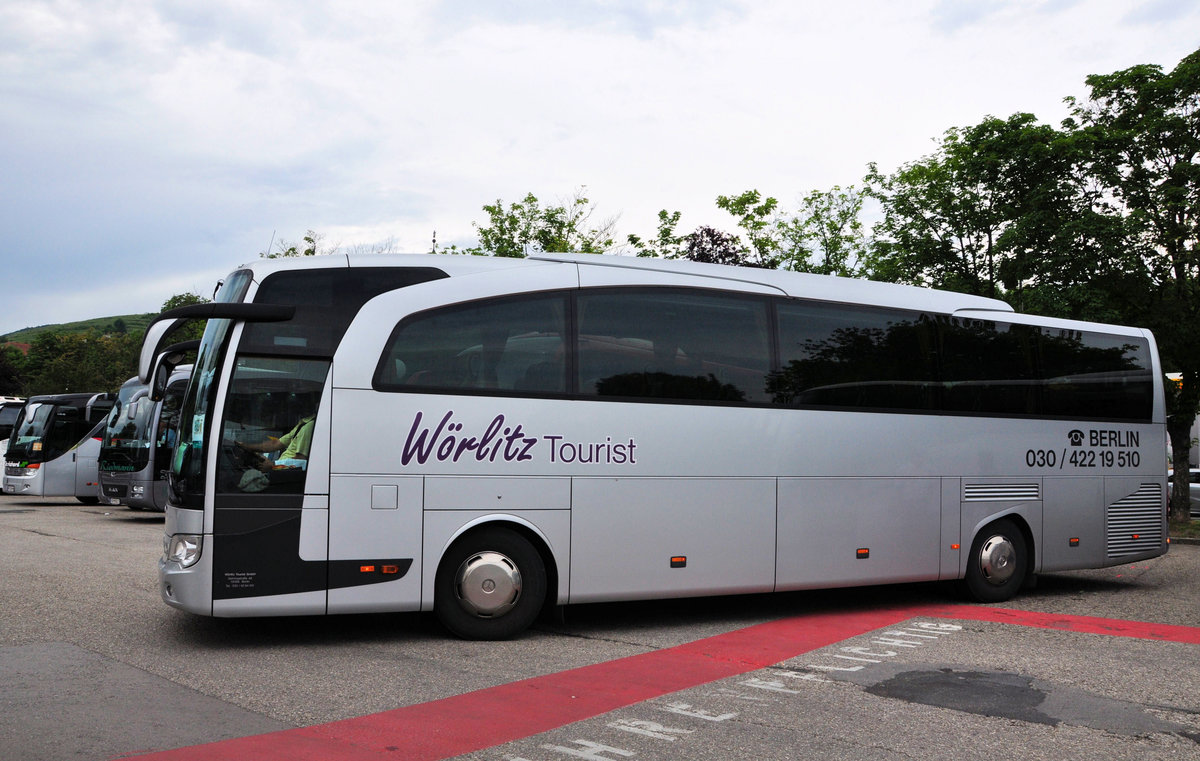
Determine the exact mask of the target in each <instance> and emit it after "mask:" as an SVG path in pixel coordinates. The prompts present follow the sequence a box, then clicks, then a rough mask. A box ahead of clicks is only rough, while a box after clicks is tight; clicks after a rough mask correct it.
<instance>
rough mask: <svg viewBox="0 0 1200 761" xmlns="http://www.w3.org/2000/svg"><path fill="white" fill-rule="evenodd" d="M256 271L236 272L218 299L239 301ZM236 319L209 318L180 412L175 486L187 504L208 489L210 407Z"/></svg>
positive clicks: (173, 461) (173, 476) (173, 471)
mask: <svg viewBox="0 0 1200 761" xmlns="http://www.w3.org/2000/svg"><path fill="white" fill-rule="evenodd" d="M251 279H252V275H251V273H250V272H249V271H248V270H239V271H237V272H234V273H233V274H232V275H230V276H229V278H228V279H227V280H226V281H225V282H224V283H223V284H222V285H221V288H220V289H219V290H218V291H217V294H216V298H215V301H217V302H218V303H234V302H239V301H241V300H242V299H243V298H245V295H246V289H248V288H249V287H250V282H251ZM232 326H233V321H232V320H227V319H217V320H209V321H208V324H207V325H206V326H205V328H204V336H203V338H201V339H200V348H199V349H198V350H197V352H196V365H195V367H194V368H193V370H192V378H191V382H189V383H188V387H187V391H186V392H185V394H184V398H183V405H182V408H181V409H180V413H179V432H178V436H179V440H178V444H177V445H176V447H175V455H174V457H172V458H171V490H172V491H173V492H174V493H175V495H176V496H177V497H178V498H179V499H180V500H182V501H183V505H182V506H184V507H187V506H194V505H190V504H189V503H188V502H187V498H188V495H189V494H203V491H204V476H205V463H204V456H203V451H204V437H205V433H206V432H207V421H208V419H209V407H210V405H211V404H212V401H213V394H214V393H215V391H216V386H215V384H214V380H215V377H216V374H217V369H218V368H219V367H220V365H221V358H222V357H223V356H224V355H225V341H226V338H227V337H228V336H229V330H230V328H231V327H232Z"/></svg>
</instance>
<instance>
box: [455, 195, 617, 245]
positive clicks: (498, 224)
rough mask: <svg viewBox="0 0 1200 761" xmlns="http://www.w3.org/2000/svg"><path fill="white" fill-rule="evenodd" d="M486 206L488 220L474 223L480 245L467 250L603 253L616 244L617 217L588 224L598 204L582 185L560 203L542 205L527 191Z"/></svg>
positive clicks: (484, 208)
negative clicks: (508, 200) (522, 195)
mask: <svg viewBox="0 0 1200 761" xmlns="http://www.w3.org/2000/svg"><path fill="white" fill-rule="evenodd" d="M483 210H484V211H485V212H487V215H488V224H486V225H479V224H477V223H476V224H475V230H476V233H477V234H478V236H479V245H478V246H477V247H474V248H468V249H465V250H464V253H470V254H476V255H481V256H506V257H523V256H527V255H529V254H531V253H537V252H559V253H565V252H574V253H582V254H601V253H604V252H605V251H608V250H610V249H611V248H612V247H613V239H612V231H613V228H614V227H615V225H616V221H615V220H613V219H610V220H607V221H604V222H602V223H600V224H599V225H598V226H597V227H591V226H589V225H590V222H591V218H592V215H593V214H594V213H595V210H596V207H595V205H594V204H593V203H592V202H591V201H590V200H588V199H587V198H586V197H585V196H584V195H583V189H582V188H581V189H580V190H578V191H576V193H575V195H574V197H573V198H572V199H571V200H570V201H569V202H567V203H566V204H564V205H561V206H542V204H541V202H540V201H538V199H537V196H535V195H534V194H533V193H528V194H526V195H525V198H524V199H522V200H521V201H517V202H515V203H512V204H509V205H508V206H507V207H506V206H505V205H504V202H503V201H501V200H499V199H497V201H496V203H494V204H487V205H485V206H484V207H483ZM446 250H447V251H456V250H457V249H456V248H454V247H451V248H450V249H446Z"/></svg>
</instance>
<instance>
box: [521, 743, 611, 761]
mask: <svg viewBox="0 0 1200 761" xmlns="http://www.w3.org/2000/svg"><path fill="white" fill-rule="evenodd" d="M573 742H574V743H575V744H576V745H582V746H583V749H582V750H581V749H579V748H568V747H567V746H565V745H543V746H542V747H543V748H545V749H546V750H552V751H554V752H555V753H561V754H563V755H564V756H572V757H574V758H586V759H588V761H614V760H613V759H612V758H609V757H608V756H602V755H600V754H601V753H616V754H617V755H618V756H624V757H626V758H628V757H629V756H632V755H633V751H631V750H622V749H621V748H610V747H609V746H607V745H601V744H600V743H594V742H589V741H587V740H574V741H573Z"/></svg>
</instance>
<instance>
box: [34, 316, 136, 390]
mask: <svg viewBox="0 0 1200 761" xmlns="http://www.w3.org/2000/svg"><path fill="white" fill-rule="evenodd" d="M141 340H142V337H141V334H140V333H138V334H133V335H131V334H128V333H125V334H109V335H101V334H100V333H98V332H97V331H90V332H87V333H58V332H54V331H50V332H47V333H43V334H41V335H39V336H38V337H37V338H35V339H34V341H33V344H32V345H31V346H30V349H29V356H28V357H27V358H26V363H25V384H24V394H25V395H26V396H31V395H33V394H63V393H73V392H83V391H94V392H101V391H116V390H117V389H118V388H119V387H120V385H121V384H122V383H123V382H124V381H125V380H126V379H128V378H129V377H130V376H131V375H133V374H134V372H135V371H136V369H137V354H138V350H139V349H140V347H141Z"/></svg>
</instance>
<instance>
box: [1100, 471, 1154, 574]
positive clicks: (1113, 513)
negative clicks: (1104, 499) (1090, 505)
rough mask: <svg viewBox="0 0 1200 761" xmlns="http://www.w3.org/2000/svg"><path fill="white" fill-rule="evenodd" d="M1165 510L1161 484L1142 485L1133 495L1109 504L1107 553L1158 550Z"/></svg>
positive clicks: (1111, 554) (1120, 553) (1113, 555)
mask: <svg viewBox="0 0 1200 761" xmlns="http://www.w3.org/2000/svg"><path fill="white" fill-rule="evenodd" d="M1164 510H1165V507H1164V505H1163V495H1162V486H1161V485H1159V484H1142V485H1141V488H1139V489H1138V490H1137V491H1135V492H1134V493H1133V494H1130V495H1129V496H1128V497H1125V498H1124V499H1119V500H1117V501H1116V502H1114V503H1112V504H1111V505H1109V506H1108V516H1107V518H1106V520H1105V526H1106V533H1107V535H1108V556H1109V557H1110V558H1119V557H1124V556H1126V555H1137V554H1139V553H1142V552H1148V551H1152V550H1157V549H1159V548H1160V547H1161V546H1162V542H1163V521H1164V519H1165V514H1164Z"/></svg>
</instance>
